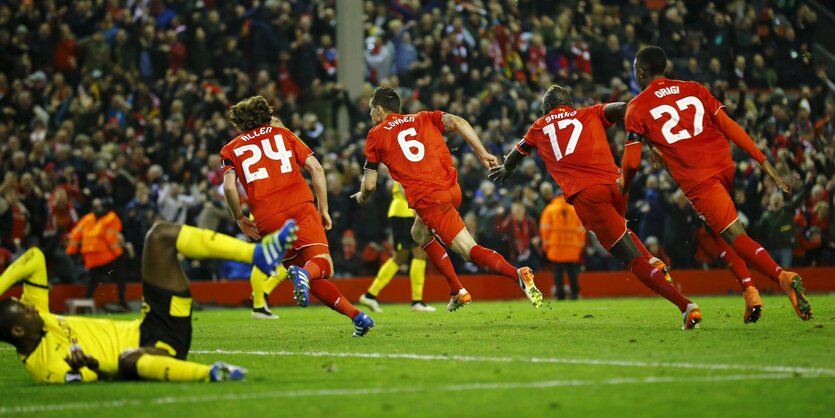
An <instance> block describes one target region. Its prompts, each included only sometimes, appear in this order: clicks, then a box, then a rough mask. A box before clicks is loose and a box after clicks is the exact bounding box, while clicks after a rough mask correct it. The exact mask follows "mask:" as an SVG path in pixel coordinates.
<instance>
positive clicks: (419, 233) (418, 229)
mask: <svg viewBox="0 0 835 418" xmlns="http://www.w3.org/2000/svg"><path fill="white" fill-rule="evenodd" d="M412 239H414V240H415V242H416V243H418V245H420V248H421V249H422V250H423V251H424V252H425V253H426V257H427V258H428V259H429V261H430V262H431V263H432V265H433V266H435V268H436V269H438V271H439V272H441V274H442V275H443V276H444V278H445V279H446V281H447V284H448V285H449V295H450V299H449V303H448V304H447V310H448V311H450V312H452V311H455V310H457V309H458V308H460V307H462V306H464V305H467V304H469V303H470V302H472V300H473V298H472V296H470V293H469V292H467V289H464V286H462V285H461V281H460V280H458V275H457V274H455V269H454V268H453V267H452V262H451V261H449V254H447V252H446V250H445V249H444V247H443V246H441V244H440V243H439V242H438V240H437V239H435V237H434V236H433V235H432V232H431V231H429V228H427V227H426V225H425V224H424V223H423V222H422V221H421V220H420V217H417V216H416V217H415V223H414V224H413V225H412Z"/></svg>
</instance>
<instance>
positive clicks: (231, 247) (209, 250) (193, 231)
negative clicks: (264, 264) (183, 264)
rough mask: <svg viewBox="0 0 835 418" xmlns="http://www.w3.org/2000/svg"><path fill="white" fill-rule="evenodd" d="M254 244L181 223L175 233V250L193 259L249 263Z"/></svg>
mask: <svg viewBox="0 0 835 418" xmlns="http://www.w3.org/2000/svg"><path fill="white" fill-rule="evenodd" d="M255 245H256V244H252V243H248V242H245V241H241V240H239V239H237V238H233V237H230V236H229V235H224V234H221V233H219V232H215V231H210V230H208V229H200V228H195V227H193V226H188V225H183V226H182V228H181V229H180V234H179V235H177V251H179V252H180V254H182V255H184V256H186V257H188V258H193V259H198V260H199V259H204V258H219V259H223V260H232V261H239V262H241V263H251V262H252V254H253V252H254V251H255Z"/></svg>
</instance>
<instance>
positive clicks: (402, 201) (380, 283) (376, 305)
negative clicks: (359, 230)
mask: <svg viewBox="0 0 835 418" xmlns="http://www.w3.org/2000/svg"><path fill="white" fill-rule="evenodd" d="M392 183H393V185H392V189H391V204H390V205H389V211H388V218H389V225H390V226H391V235H392V242H393V244H394V256H393V257H392V258H390V259H388V260H387V261H386V262H385V263H383V265H382V266H380V270H379V271H377V277H375V278H374V281H373V282H372V283H371V286H370V287H369V288H368V290H367V291H366V292H365V294H363V295H362V296H360V299H359V303H361V304H363V305H365V306H368V308H369V309H371V310H372V311H374V312H382V311H383V309H382V308H380V302H379V301H378V300H377V295H379V294H380V292H381V291H382V290H383V288H384V287H386V285H388V284H389V282H390V281H391V279H392V278H394V275H395V274H397V271H398V270H400V266H401V265H403V264H405V263H406V261H408V260H409V253H412V263H411V265H410V266H409V278H410V280H411V282H412V311H413V312H434V311H435V308H433V307H431V306H428V305H426V304H425V303H423V283H424V282H425V281H426V253H425V252H423V250H421V249H420V246H419V245H417V243H415V240H414V239H413V238H412V232H411V231H412V225H414V223H415V211H414V210H412V209H411V208H409V202H408V201H407V200H406V194H405V193H404V192H403V186H401V185H400V183H398V182H396V181H392Z"/></svg>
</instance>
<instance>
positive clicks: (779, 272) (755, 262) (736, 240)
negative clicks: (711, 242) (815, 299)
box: [721, 219, 812, 321]
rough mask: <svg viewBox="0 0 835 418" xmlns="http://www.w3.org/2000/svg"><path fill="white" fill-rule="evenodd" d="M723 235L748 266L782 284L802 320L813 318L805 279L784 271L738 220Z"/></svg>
mask: <svg viewBox="0 0 835 418" xmlns="http://www.w3.org/2000/svg"><path fill="white" fill-rule="evenodd" d="M721 235H722V238H724V240H725V241H726V242H727V243H728V244H730V245H731V246H732V247H733V249H734V251H735V252H736V253H737V254H739V256H740V257H742V258H743V259H744V260H745V262H746V263H747V264H748V265H750V266H752V267H754V270H757V271H759V272H760V273H762V274H764V275H766V276H768V278H770V279H771V280H774V281H775V282H777V283H778V284H780V287H781V288H782V289H783V292H785V293H786V295H787V296H788V297H789V301H790V302H791V304H792V308H794V312H795V313H796V314H797V316H799V317H800V319H802V320H804V321H808V320H809V319H811V318H812V304H811V303H809V300H808V299H807V298H806V294H805V293H806V289H804V288H803V279H802V278H801V277H800V275H798V274H797V273H794V272H791V271H787V270H783V268H782V267H780V266H779V265H778V264H777V263H776V262H774V260H773V259H772V258H771V256H770V255H768V251H766V250H765V248H763V247H762V246H761V245H760V244H758V243H757V242H756V241H754V240H752V239H751V237H749V236H748V234H746V233H745V228H743V227H742V224H740V223H739V220H738V219H737V220H735V221H733V222H732V223H731V224H730V225H728V227H727V228H725V230H724V231H722V233H721Z"/></svg>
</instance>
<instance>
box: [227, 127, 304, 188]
mask: <svg viewBox="0 0 835 418" xmlns="http://www.w3.org/2000/svg"><path fill="white" fill-rule="evenodd" d="M273 139H274V142H275V149H273V146H272V144H270V139H269V138H267V139H263V140H261V148H264V152H263V154H262V153H261V148H259V147H258V146H257V145H255V144H247V145H243V146H240V147H238V148H235V151H234V152H235V155H236V156H238V157H240V156H241V155H243V154H244V153H246V152H249V153H252V155H250V156H249V157H248V158H246V159H245V160H244V161H243V162H242V163H241V166H242V168H243V169H244V179H245V180H246V182H247V183H252V182H253V181H255V180H263V179H266V178H269V177H270V174H269V173H268V172H267V168H266V167H261V168H259V169H258V170H255V171H252V166H253V165H254V164H255V163H257V162H259V161H261V158H262V157H263V156H264V154H266V156H267V158H269V159H271V160H275V161H281V167H280V169H281V173H282V174H284V173H289V172H290V171H292V170H293V165H292V164H290V157H292V156H293V152H292V151H290V150H288V149H287V147H285V145H284V137H282V136H281V135H276V136H274V137H273Z"/></svg>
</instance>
